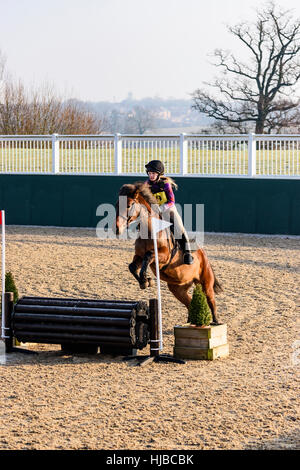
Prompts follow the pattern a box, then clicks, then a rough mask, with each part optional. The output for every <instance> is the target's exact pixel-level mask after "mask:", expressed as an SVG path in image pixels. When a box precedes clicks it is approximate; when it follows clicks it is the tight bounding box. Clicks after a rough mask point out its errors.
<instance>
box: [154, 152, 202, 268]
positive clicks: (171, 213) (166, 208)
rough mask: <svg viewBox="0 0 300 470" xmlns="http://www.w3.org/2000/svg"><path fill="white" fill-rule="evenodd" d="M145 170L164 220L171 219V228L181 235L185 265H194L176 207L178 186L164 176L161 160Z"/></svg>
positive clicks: (187, 239)
mask: <svg viewBox="0 0 300 470" xmlns="http://www.w3.org/2000/svg"><path fill="white" fill-rule="evenodd" d="M145 168H146V171H147V174H148V180H147V183H148V184H149V186H150V189H151V192H152V193H153V194H154V196H155V197H156V200H157V203H158V205H159V206H160V209H161V211H162V213H163V218H168V217H169V218H170V221H171V222H173V224H174V225H172V226H171V230H172V232H173V234H174V231H175V229H176V234H177V233H178V234H179V239H178V243H179V245H180V248H181V249H182V251H183V253H184V257H183V262H184V264H192V263H193V262H194V258H193V256H192V255H191V247H190V242H189V237H188V234H187V232H186V230H185V228H184V226H183V223H182V220H181V217H180V215H179V213H178V211H177V209H176V206H175V197H174V193H173V187H174V188H175V189H177V185H176V184H175V182H174V181H173V180H172V179H171V178H169V177H167V176H165V175H164V172H165V168H164V164H163V163H162V162H161V161H160V160H152V161H151V162H149V163H147V165H146V166H145ZM174 226H175V227H174Z"/></svg>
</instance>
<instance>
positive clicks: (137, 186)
mask: <svg viewBox="0 0 300 470" xmlns="http://www.w3.org/2000/svg"><path fill="white" fill-rule="evenodd" d="M136 191H139V193H140V194H141V195H142V196H143V198H144V199H145V201H146V202H148V203H149V204H150V205H151V204H156V205H157V199H156V197H155V196H154V195H153V194H152V192H151V189H150V188H149V185H148V184H147V183H146V182H143V181H137V182H135V183H133V184H124V185H123V186H122V187H121V189H120V191H119V196H127V197H134V195H135V193H136Z"/></svg>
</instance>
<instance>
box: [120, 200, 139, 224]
mask: <svg viewBox="0 0 300 470" xmlns="http://www.w3.org/2000/svg"><path fill="white" fill-rule="evenodd" d="M135 205H136V202H134V203H133V204H131V206H130V207H129V208H128V209H129V211H131V210H132V209H133V208H134V207H135ZM129 211H128V212H129ZM118 217H121V219H124V220H126V222H127V224H128V225H129V224H130V223H131V222H132V220H130V219H132V217H133V216H132V215H130V214H129V215H127V216H125V215H122V214H118Z"/></svg>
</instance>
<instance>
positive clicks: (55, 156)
mask: <svg viewBox="0 0 300 470" xmlns="http://www.w3.org/2000/svg"><path fill="white" fill-rule="evenodd" d="M52 173H59V139H58V134H52Z"/></svg>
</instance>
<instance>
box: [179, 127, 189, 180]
mask: <svg viewBox="0 0 300 470" xmlns="http://www.w3.org/2000/svg"><path fill="white" fill-rule="evenodd" d="M185 136H186V134H185V133H182V134H180V174H181V175H186V174H187V156H188V143H187V140H186V139H185Z"/></svg>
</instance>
